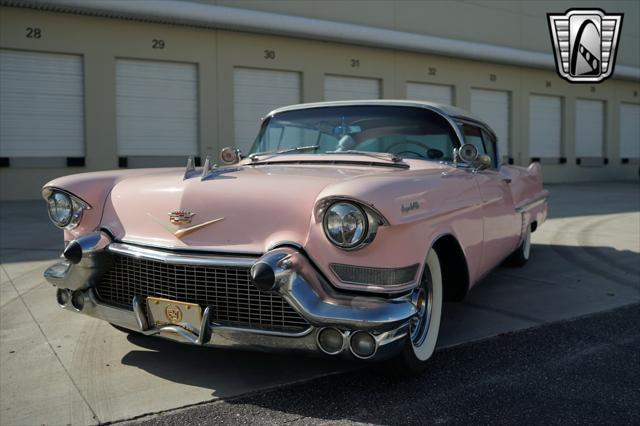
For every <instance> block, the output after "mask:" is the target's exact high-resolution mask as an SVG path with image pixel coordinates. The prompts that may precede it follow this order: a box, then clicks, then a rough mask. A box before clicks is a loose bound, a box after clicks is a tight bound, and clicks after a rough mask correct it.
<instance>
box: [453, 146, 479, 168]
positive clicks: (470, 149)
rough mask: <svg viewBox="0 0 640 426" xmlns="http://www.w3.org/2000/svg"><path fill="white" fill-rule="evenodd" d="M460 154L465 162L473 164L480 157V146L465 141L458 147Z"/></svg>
mask: <svg viewBox="0 0 640 426" xmlns="http://www.w3.org/2000/svg"><path fill="white" fill-rule="evenodd" d="M458 156H459V157H460V159H461V160H462V161H464V162H465V163H467V164H469V165H473V163H474V162H475V161H476V160H477V159H478V148H476V146H475V145H473V144H470V143H465V144H464V145H462V146H461V147H460V148H458Z"/></svg>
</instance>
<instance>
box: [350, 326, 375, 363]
mask: <svg viewBox="0 0 640 426" xmlns="http://www.w3.org/2000/svg"><path fill="white" fill-rule="evenodd" d="M349 350H350V351H351V353H352V354H353V356H355V357H356V358H360V359H369V358H371V357H372V356H374V355H375V354H376V352H377V351H378V342H377V340H376V338H375V337H373V335H372V334H371V333H367V332H366V331H356V332H355V333H353V334H352V335H351V337H350V338H349Z"/></svg>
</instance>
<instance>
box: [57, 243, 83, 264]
mask: <svg viewBox="0 0 640 426" xmlns="http://www.w3.org/2000/svg"><path fill="white" fill-rule="evenodd" d="M62 255H63V256H64V257H65V259H67V260H68V261H69V262H71V263H80V261H81V260H82V247H80V244H79V243H78V242H77V241H72V242H71V243H69V245H68V246H67V248H66V249H64V252H62Z"/></svg>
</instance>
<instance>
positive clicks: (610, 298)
mask: <svg viewBox="0 0 640 426" xmlns="http://www.w3.org/2000/svg"><path fill="white" fill-rule="evenodd" d="M588 249H589V250H593V252H589V251H585V250H586V249H585V248H584V247H575V246H555V245H547V244H534V245H532V256H533V257H532V261H530V262H529V263H528V264H527V265H526V266H525V267H524V268H507V267H500V268H498V269H496V270H495V271H493V272H492V273H491V274H489V276H487V278H485V279H484V280H483V282H482V283H480V284H479V285H478V286H477V287H476V288H474V289H473V290H472V291H471V292H470V293H469V295H468V296H467V298H466V299H465V301H464V302H462V303H447V304H445V309H444V314H443V324H442V328H441V336H440V340H439V346H440V347H442V346H454V345H458V344H461V343H465V342H469V341H474V340H478V339H483V338H486V337H490V336H495V335H499V334H503V333H509V332H512V331H514V330H518V329H524V328H529V327H535V326H538V325H540V324H542V323H546V322H553V321H557V320H561V319H566V318H571V317H574V316H579V315H584V314H587V313H592V312H596V311H598V310H605V309H607V307H608V306H609V305H610V306H611V307H615V306H620V305H623V304H625V303H626V302H625V298H635V300H636V301H637V300H640V283H637V284H636V282H637V281H638V277H639V276H640V268H639V267H638V265H639V264H640V262H638V260H640V254H638V253H635V252H632V251H629V250H623V251H621V250H616V249H614V248H611V247H590V248H588ZM594 256H595V257H597V258H599V262H596V261H595V260H594ZM576 271H577V272H576ZM605 276H606V279H604V278H605ZM617 293H620V294H619V295H618V294H617ZM616 297H618V298H619V299H616ZM549 300H553V303H547V302H545V301H549ZM545 304H546V305H553V307H552V310H551V311H549V310H547V311H545V309H546V308H545V306H544V305H545ZM128 340H129V341H130V342H131V343H133V344H134V345H136V346H139V347H140V348H143V349H142V350H133V351H131V352H129V353H127V354H126V355H125V356H124V357H123V358H122V363H123V364H124V365H128V366H135V367H138V368H140V369H143V370H145V371H147V372H148V373H150V374H153V375H156V376H158V377H161V378H163V379H165V380H169V381H172V382H176V383H181V384H186V385H190V386H197V387H201V388H206V389H211V390H212V396H214V397H221V398H229V397H233V396H237V395H239V394H242V393H250V392H254V391H257V390H260V389H265V388H272V387H274V386H278V385H281V384H285V383H291V382H296V381H300V380H307V379H310V378H312V377H317V376H321V375H325V374H329V373H334V372H340V371H347V370H354V369H358V368H360V367H362V365H363V364H362V363H358V362H352V361H349V360H346V359H340V358H329V357H326V356H320V355H319V356H312V355H309V354H306V353H293V352H283V353H266V352H250V351H242V350H233V349H216V348H209V347H200V346H192V345H188V344H180V343H176V342H171V341H168V340H164V339H160V338H156V337H148V336H143V335H140V334H130V335H128ZM176 363H178V364H176ZM365 365H366V364H365Z"/></svg>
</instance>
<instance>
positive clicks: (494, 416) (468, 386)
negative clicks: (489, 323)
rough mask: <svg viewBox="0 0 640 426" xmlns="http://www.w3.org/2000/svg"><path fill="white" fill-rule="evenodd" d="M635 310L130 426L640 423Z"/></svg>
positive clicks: (639, 316)
mask: <svg viewBox="0 0 640 426" xmlns="http://www.w3.org/2000/svg"><path fill="white" fill-rule="evenodd" d="M638 325H640V304H635V305H632V306H630V307H625V308H620V309H617V310H614V311H610V312H607V313H602V314H593V315H589V316H586V317H581V318H579V319H575V320H570V321H564V322H560V323H555V324H551V325H546V326H540V327H537V328H533V329H529V330H526V331H520V332H515V333H506V334H503V335H500V336H497V337H493V338H489V339H487V340H483V341H480V342H476V343H470V344H464V345H460V346H456V347H452V348H448V349H443V350H440V351H438V352H437V353H436V354H435V355H434V357H433V359H432V361H431V362H430V364H429V367H428V369H427V371H425V372H424V373H423V374H422V375H420V376H419V377H412V378H394V377H388V376H386V375H384V374H381V373H380V370H379V369H377V368H373V367H369V368H364V369H361V370H358V371H352V372H349V373H345V374H338V375H332V376H328V377H324V378H321V379H317V380H313V381H310V382H306V383H301V384H297V385H294V386H287V387H284V388H280V389H277V390H272V391H269V392H259V393H256V394H253V395H250V396H244V397H240V398H235V399H231V400H227V401H218V402H213V403H207V404H203V405H199V406H196V407H191V408H187V409H182V410H179V411H177V412H172V413H168V414H160V415H155V416H151V417H147V418H145V419H140V420H137V421H133V422H130V423H127V424H128V425H133V424H135V425H149V426H150V425H159V426H160V425H161V426H172V425H184V424H191V425H210V424H217V425H246V424H283V423H287V424H304V425H326V424H331V425H336V424H353V423H373V424H389V425H395V424H403V425H404V424H447V425H456V424H460V425H467V424H518V425H522V424H527V425H530V424H539V425H555V424H557V425H568V424H612V425H613V424H615V425H625V424H629V425H631V424H638V423H639V422H640V329H639V328H638Z"/></svg>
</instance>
